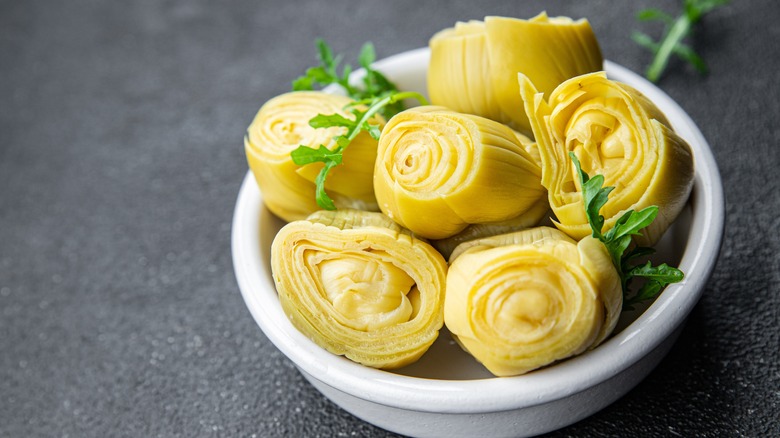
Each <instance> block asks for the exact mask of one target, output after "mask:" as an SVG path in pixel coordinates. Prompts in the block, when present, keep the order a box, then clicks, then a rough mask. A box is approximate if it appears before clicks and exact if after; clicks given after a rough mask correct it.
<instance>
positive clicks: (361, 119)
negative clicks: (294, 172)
mask: <svg viewBox="0 0 780 438" xmlns="http://www.w3.org/2000/svg"><path fill="white" fill-rule="evenodd" d="M404 99H417V100H418V101H420V103H421V104H423V105H427V104H428V102H427V100H426V99H425V97H424V96H422V95H421V94H420V93H416V92H413V91H405V92H396V93H391V94H385V93H383V94H382V95H380V96H377V97H373V98H371V99H363V100H360V101H357V102H355V104H354V105H353V106H352V107H351V108H350V112H351V113H352V115H353V116H354V117H355V118H354V119H349V118H347V117H344V116H341V115H339V114H330V115H323V114H318V115H317V116H315V117H314V118H312V119H311V120H309V125H310V126H311V127H312V128H331V127H344V128H347V132H346V133H345V134H342V135H338V136H336V137H334V138H333V139H334V140H335V141H336V147H335V148H334V149H333V150H330V149H328V148H326V147H325V146H324V145H320V147H319V148H317V149H314V148H311V147H308V146H304V145H301V146H298V148H296V149H295V150H293V151H292V153H291V154H290V156H291V157H292V160H293V162H294V163H295V164H297V165H299V166H302V165H305V164H310V163H325V166H324V167H323V168H322V170H320V173H319V174H317V178H316V179H315V183H316V186H317V191H316V200H317V205H319V206H320V207H322V208H324V209H326V210H335V209H336V206H335V205H334V204H333V200H332V199H331V198H330V197H329V196H328V194H327V193H326V192H325V179H326V178H327V176H328V172H330V170H331V169H332V168H334V167H336V166H338V165H339V164H341V162H342V158H343V154H344V149H346V148H347V146H349V143H350V142H351V141H352V140H354V139H355V137H357V136H358V134H360V132H362V131H366V132H368V133H369V135H371V137H373V138H374V139H375V140H379V134H380V129H379V126H377V125H375V124H371V123H369V121H370V120H371V118H372V117H374V115H376V114H377V113H378V112H381V111H382V109H384V108H386V107H388V106H392V105H395V104H396V103H398V102H400V101H402V100H404ZM363 105H365V106H366V107H367V108H366V109H365V110H361V109H358V108H357V106H363Z"/></svg>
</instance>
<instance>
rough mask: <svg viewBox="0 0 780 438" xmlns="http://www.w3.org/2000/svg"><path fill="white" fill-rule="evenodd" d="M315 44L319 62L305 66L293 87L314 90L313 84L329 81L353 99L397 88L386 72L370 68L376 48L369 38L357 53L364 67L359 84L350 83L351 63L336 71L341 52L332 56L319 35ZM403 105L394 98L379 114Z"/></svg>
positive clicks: (392, 112)
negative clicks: (363, 73)
mask: <svg viewBox="0 0 780 438" xmlns="http://www.w3.org/2000/svg"><path fill="white" fill-rule="evenodd" d="M316 44H317V51H318V58H319V61H320V65H318V66H316V67H311V68H309V69H307V70H306V73H305V74H304V75H303V76H301V77H299V78H298V79H296V80H294V81H293V83H292V88H293V91H300V90H313V89H314V87H315V86H317V87H325V86H327V85H330V84H337V85H339V86H340V87H341V88H343V89H344V92H345V93H346V94H347V96H349V97H351V98H353V99H355V100H365V99H372V98H375V97H384V96H388V95H390V94H392V93H397V92H398V91H399V90H398V87H396V86H395V84H393V83H392V82H391V81H390V80H388V79H387V77H385V75H383V74H382V73H380V72H379V71H378V70H375V69H374V68H373V66H372V64H373V62H374V61H375V60H376V52H375V51H374V45H373V44H371V43H370V42H368V43H365V44H364V45H363V47H362V49H361V50H360V56H359V57H358V63H359V64H360V66H361V67H363V69H364V70H365V71H366V74H365V76H363V79H362V87H358V86H354V85H352V84H350V81H349V76H350V75H351V74H352V66H351V65H349V64H346V65H344V67H343V68H342V69H341V73H339V71H338V70H339V64H341V61H342V59H343V56H341V55H338V56H334V55H333V50H332V49H331V47H330V46H329V45H328V43H326V42H325V41H324V40H323V39H321V38H318V39H317V41H316ZM403 109H404V106H403V102H401V101H395V102H393V103H392V104H388V105H386V106H385V107H383V108H382V111H380V114H381V115H382V116H384V117H385V118H386V119H389V118H390V117H392V116H394V115H395V114H397V113H399V112H401V111H403Z"/></svg>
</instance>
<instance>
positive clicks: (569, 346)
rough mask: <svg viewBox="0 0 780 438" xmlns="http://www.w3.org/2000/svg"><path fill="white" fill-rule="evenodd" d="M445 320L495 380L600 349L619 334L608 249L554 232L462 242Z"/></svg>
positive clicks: (618, 302) (618, 298)
mask: <svg viewBox="0 0 780 438" xmlns="http://www.w3.org/2000/svg"><path fill="white" fill-rule="evenodd" d="M446 296H447V299H446V301H445V303H444V322H445V324H446V326H447V328H448V329H449V331H450V332H451V333H452V334H453V336H454V337H455V339H456V340H457V342H458V343H459V344H460V345H461V347H463V349H464V350H466V351H467V352H469V353H470V354H471V355H472V356H474V358H475V359H477V360H478V361H479V362H481V363H482V364H483V365H484V366H485V367H486V368H487V369H488V370H489V371H490V372H492V373H493V374H495V375H496V376H513V375H519V374H523V373H526V372H528V371H531V370H534V369H537V368H540V367H543V366H545V365H548V364H550V363H553V362H555V361H558V360H562V359H566V358H568V357H571V356H574V355H577V354H580V353H582V352H584V351H586V350H588V349H591V348H594V347H596V346H597V345H598V344H600V343H601V342H602V341H603V340H604V339H606V338H607V337H608V336H609V335H610V334H611V332H612V330H614V328H615V325H616V324H617V321H618V317H619V315H620V308H621V306H622V302H623V301H622V300H623V294H622V289H621V285H620V278H619V277H618V274H617V271H616V270H615V268H614V266H613V265H612V260H611V258H610V256H609V253H608V252H607V250H606V248H605V247H604V245H602V244H601V242H599V241H598V240H595V239H594V238H592V237H586V238H585V239H583V240H582V241H580V242H579V243H577V242H575V241H574V240H572V239H571V238H569V237H568V236H566V235H565V234H564V233H562V232H560V231H558V230H556V229H554V228H549V227H537V228H531V229H528V230H523V231H519V232H515V233H510V234H504V235H499V236H494V237H488V238H484V239H477V240H473V241H470V242H466V243H463V244H461V245H460V246H458V247H457V248H456V249H455V252H453V254H452V257H451V260H450V268H449V271H448V273H447V290H446Z"/></svg>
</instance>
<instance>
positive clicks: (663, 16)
mask: <svg viewBox="0 0 780 438" xmlns="http://www.w3.org/2000/svg"><path fill="white" fill-rule="evenodd" d="M636 18H637V20H639V21H653V20H660V21H663V22H664V23H666V24H671V23H672V22H673V21H674V17H672V16H671V15H669V14H667V13H666V12H664V11H662V10H660V9H657V8H648V9H644V10H642V11H639V13H638V14H636Z"/></svg>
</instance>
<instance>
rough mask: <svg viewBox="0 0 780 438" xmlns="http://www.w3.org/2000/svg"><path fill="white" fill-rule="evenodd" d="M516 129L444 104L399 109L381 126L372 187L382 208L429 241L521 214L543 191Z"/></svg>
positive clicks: (532, 159)
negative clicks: (473, 225)
mask: <svg viewBox="0 0 780 438" xmlns="http://www.w3.org/2000/svg"><path fill="white" fill-rule="evenodd" d="M540 178H541V171H540V169H539V166H538V164H537V162H536V161H535V159H534V157H533V156H532V155H531V154H530V153H529V152H528V151H526V149H525V147H524V145H523V144H521V141H520V139H519V137H518V136H517V135H516V133H515V132H514V131H512V130H511V129H509V128H508V127H506V126H505V125H502V124H500V123H498V122H494V121H492V120H489V119H486V118H483V117H479V116H474V115H470V114H460V113H457V112H455V111H450V110H448V109H446V108H443V107H438V106H422V107H416V108H411V109H408V110H406V111H403V112H401V113H398V114H397V115H395V116H394V117H393V118H392V119H390V121H389V122H388V124H387V125H386V126H385V128H384V130H383V131H382V136H381V138H380V140H379V147H378V150H377V161H376V167H375V169H374V192H375V194H376V199H377V202H378V203H379V208H380V209H381V210H382V212H383V213H385V214H387V215H388V216H389V217H390V218H392V219H393V220H395V221H396V222H398V223H399V224H401V225H402V226H404V227H406V228H408V229H410V230H412V231H413V232H415V233H416V234H418V235H420V236H423V237H426V238H430V239H444V238H447V237H450V236H453V235H455V234H457V233H459V232H461V231H462V230H463V229H465V228H466V227H467V226H468V225H469V224H476V223H485V222H496V221H503V220H507V219H511V218H515V217H517V216H519V215H521V214H523V213H524V212H526V211H528V210H529V209H531V208H532V207H534V206H535V205H536V203H537V202H538V200H539V199H540V198H542V197H544V196H545V191H544V188H542V185H541V182H540Z"/></svg>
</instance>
